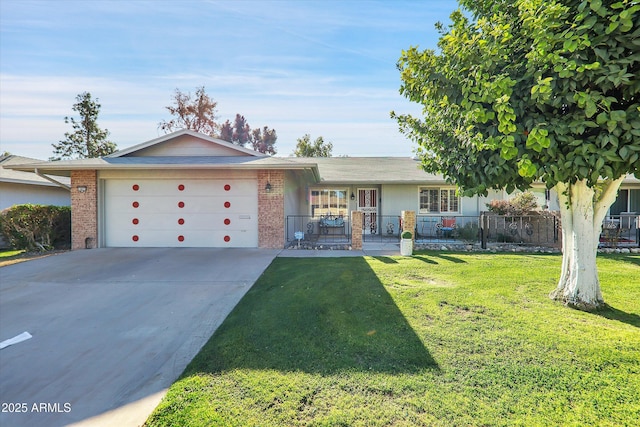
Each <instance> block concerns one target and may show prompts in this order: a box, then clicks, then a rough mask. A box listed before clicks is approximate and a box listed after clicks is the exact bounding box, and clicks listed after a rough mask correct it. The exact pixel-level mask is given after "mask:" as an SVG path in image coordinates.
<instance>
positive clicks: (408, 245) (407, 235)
mask: <svg viewBox="0 0 640 427" xmlns="http://www.w3.org/2000/svg"><path fill="white" fill-rule="evenodd" d="M400 255H402V256H411V255H413V233H411V232H410V231H405V232H403V233H402V240H400Z"/></svg>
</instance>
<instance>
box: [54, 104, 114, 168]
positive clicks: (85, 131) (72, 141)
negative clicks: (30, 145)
mask: <svg viewBox="0 0 640 427" xmlns="http://www.w3.org/2000/svg"><path fill="white" fill-rule="evenodd" d="M76 101H77V102H76V103H75V104H73V107H72V109H73V111H76V112H77V113H78V114H80V120H79V121H76V119H74V118H73V117H65V118H64V122H65V123H71V126H72V128H73V132H66V133H65V134H64V136H65V139H64V140H62V141H60V142H59V143H58V144H51V145H52V146H53V154H54V156H53V157H51V160H60V159H73V158H80V159H84V158H93V157H101V156H106V155H108V154H111V153H113V152H114V151H116V149H117V147H116V144H115V143H113V142H111V141H109V140H107V137H108V136H109V131H108V130H107V129H104V130H103V129H100V127H99V126H98V114H99V113H100V107H101V105H100V104H98V99H97V98H96V100H95V101H94V100H93V99H92V98H91V94H90V93H89V92H83V93H81V94H79V95H78V96H76Z"/></svg>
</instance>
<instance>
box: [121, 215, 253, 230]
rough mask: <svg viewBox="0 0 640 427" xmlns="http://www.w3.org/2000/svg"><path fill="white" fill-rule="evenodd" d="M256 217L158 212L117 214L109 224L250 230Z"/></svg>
mask: <svg viewBox="0 0 640 427" xmlns="http://www.w3.org/2000/svg"><path fill="white" fill-rule="evenodd" d="M257 223H258V219H257V216H256V215H252V214H237V213H236V214H234V213H230V214H197V213H189V214H186V215H174V214H170V213H169V214H165V213H158V214H152V215H145V216H142V215H129V216H127V215H117V216H116V217H115V218H113V219H112V221H111V222H110V226H112V227H115V228H118V229H130V230H141V229H153V230H158V229H167V228H168V229H175V230H184V229H199V230H216V229H222V230H252V229H256V228H257V225H258V224H257Z"/></svg>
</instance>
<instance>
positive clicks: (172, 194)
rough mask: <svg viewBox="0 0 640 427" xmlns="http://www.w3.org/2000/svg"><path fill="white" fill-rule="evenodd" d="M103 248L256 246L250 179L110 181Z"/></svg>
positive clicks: (254, 185) (254, 201) (254, 184)
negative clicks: (104, 246)
mask: <svg viewBox="0 0 640 427" xmlns="http://www.w3.org/2000/svg"><path fill="white" fill-rule="evenodd" d="M104 200H105V210H104V212H105V245H106V246H108V247H136V246H139V247H180V246H184V247H257V246H258V185H257V181H256V180H255V179H228V180H224V179H207V180H197V179H191V180H173V179H172V180H163V179H127V180H119V179H109V180H107V181H106V182H105V199H104Z"/></svg>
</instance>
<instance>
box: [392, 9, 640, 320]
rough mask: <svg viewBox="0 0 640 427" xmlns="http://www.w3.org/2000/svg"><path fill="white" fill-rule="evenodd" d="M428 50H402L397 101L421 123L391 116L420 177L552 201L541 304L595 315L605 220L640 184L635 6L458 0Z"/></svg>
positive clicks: (639, 34) (468, 191)
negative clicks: (552, 245)
mask: <svg viewBox="0 0 640 427" xmlns="http://www.w3.org/2000/svg"><path fill="white" fill-rule="evenodd" d="M459 1H460V3H461V5H462V7H463V8H465V9H466V10H465V9H463V10H457V11H454V12H453V13H452V14H451V20H452V23H451V24H450V25H448V26H444V25H442V24H438V25H437V28H438V29H439V31H440V34H441V37H440V40H439V42H438V48H439V49H438V51H437V52H436V51H434V50H420V49H419V48H417V47H411V48H410V49H408V50H407V51H403V52H402V56H401V58H400V60H399V62H398V69H399V71H400V73H401V78H402V86H401V89H400V92H401V93H402V94H403V95H404V96H405V97H407V98H408V99H409V100H411V101H414V102H417V103H419V104H421V105H422V106H423V110H422V116H421V117H414V116H412V115H401V114H396V113H394V112H392V117H393V118H395V119H396V120H397V121H398V123H399V126H400V130H401V132H403V133H405V134H406V135H407V136H408V137H410V138H411V139H413V140H414V141H416V142H417V143H418V147H419V148H418V154H419V155H420V156H421V158H422V165H423V168H424V169H425V170H426V171H428V172H434V173H442V174H444V175H445V177H446V178H447V179H448V180H449V181H450V182H452V183H455V184H457V185H458V186H459V188H460V189H461V190H462V191H463V194H464V195H473V194H483V195H485V194H487V191H488V190H489V189H491V188H495V189H500V188H506V189H507V191H508V192H512V191H514V190H515V189H516V188H517V189H520V190H525V189H527V188H529V187H530V186H531V184H532V183H533V182H536V181H538V182H544V183H545V184H546V186H547V188H550V189H551V188H553V189H555V191H556V192H557V193H558V195H559V199H560V206H561V222H562V253H563V259H562V271H561V274H560V280H559V282H558V286H557V288H556V289H555V290H554V291H553V292H552V293H551V297H552V298H554V299H557V300H560V301H562V302H564V303H565V304H566V305H569V306H571V307H575V308H578V309H582V310H595V309H598V308H599V307H601V306H603V305H604V300H603V298H602V292H601V290H600V283H599V279H598V272H597V268H596V254H597V247H598V242H599V237H600V232H601V228H602V223H603V220H604V218H605V216H606V214H607V212H608V210H609V208H610V206H611V204H612V203H613V202H614V201H615V199H616V196H617V193H618V189H619V188H620V184H621V183H622V181H623V179H624V177H625V176H626V175H627V174H636V176H638V175H640V26H638V24H637V23H638V22H640V4H639V3H638V2H637V1H633V0H622V1H602V0H583V1H581V0H515V1H512V0H510V1H506V0H479V1H478V0H459Z"/></svg>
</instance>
